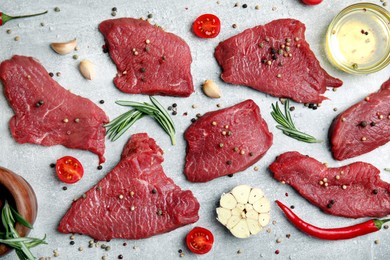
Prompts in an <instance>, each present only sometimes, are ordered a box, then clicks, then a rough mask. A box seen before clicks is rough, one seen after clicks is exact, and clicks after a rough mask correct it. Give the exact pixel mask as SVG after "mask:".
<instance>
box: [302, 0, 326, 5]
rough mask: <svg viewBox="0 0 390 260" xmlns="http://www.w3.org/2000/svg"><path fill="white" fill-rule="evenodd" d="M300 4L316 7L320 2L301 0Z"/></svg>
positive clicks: (320, 0) (318, 0)
mask: <svg viewBox="0 0 390 260" xmlns="http://www.w3.org/2000/svg"><path fill="white" fill-rule="evenodd" d="M302 2H303V3H304V4H306V5H318V4H320V3H321V2H322V0H302Z"/></svg>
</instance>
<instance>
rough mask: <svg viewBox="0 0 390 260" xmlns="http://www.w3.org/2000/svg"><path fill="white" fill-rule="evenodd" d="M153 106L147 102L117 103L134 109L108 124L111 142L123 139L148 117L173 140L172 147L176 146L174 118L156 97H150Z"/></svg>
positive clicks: (121, 101) (120, 101) (122, 101)
mask: <svg viewBox="0 0 390 260" xmlns="http://www.w3.org/2000/svg"><path fill="white" fill-rule="evenodd" d="M149 99H150V101H151V102H152V104H150V103H147V102H143V103H140V102H134V101H124V100H119V101H116V102H115V103H116V104H118V105H120V106H127V107H132V108H133V109H131V110H129V111H127V112H126V113H123V114H122V115H120V116H118V117H116V118H115V119H113V120H112V121H111V122H110V123H108V124H106V125H105V127H107V133H106V134H107V135H108V139H110V140H111V141H115V140H117V139H118V138H119V137H121V136H122V135H123V134H124V133H125V132H126V131H127V130H128V129H129V128H130V127H131V126H132V125H133V124H134V123H135V122H137V121H138V120H139V119H141V118H142V117H144V116H145V115H148V116H150V117H152V118H154V120H156V121H157V123H159V124H160V126H161V127H162V128H163V129H164V131H165V132H166V133H167V134H168V135H169V137H170V138H171V143H172V145H175V144H176V137H175V134H176V130H175V125H174V123H173V120H172V118H171V117H170V115H169V114H168V112H167V111H166V110H165V108H164V107H163V106H162V105H161V104H160V103H159V102H158V101H157V99H156V98H154V97H149Z"/></svg>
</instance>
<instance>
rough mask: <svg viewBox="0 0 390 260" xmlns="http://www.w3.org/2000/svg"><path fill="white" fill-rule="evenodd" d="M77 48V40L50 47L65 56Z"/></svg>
mask: <svg viewBox="0 0 390 260" xmlns="http://www.w3.org/2000/svg"><path fill="white" fill-rule="evenodd" d="M76 46H77V40H76V39H73V40H71V41H68V42H53V43H51V44H50V47H51V48H52V49H53V50H54V51H55V52H57V53H58V54H61V55H65V54H68V53H70V52H72V51H73V50H74V48H76Z"/></svg>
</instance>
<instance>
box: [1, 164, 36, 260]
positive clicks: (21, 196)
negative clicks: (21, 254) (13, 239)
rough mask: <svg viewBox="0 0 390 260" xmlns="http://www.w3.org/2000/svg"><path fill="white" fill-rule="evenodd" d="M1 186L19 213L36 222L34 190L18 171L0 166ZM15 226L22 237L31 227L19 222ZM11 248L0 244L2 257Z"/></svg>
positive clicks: (31, 221)
mask: <svg viewBox="0 0 390 260" xmlns="http://www.w3.org/2000/svg"><path fill="white" fill-rule="evenodd" d="M0 186H2V187H1V188H2V189H3V187H4V188H5V189H6V190H7V191H8V193H9V194H10V196H11V197H12V200H13V202H14V205H15V206H16V210H17V211H18V213H19V214H20V215H21V216H22V217H23V218H24V219H25V220H27V221H28V222H29V223H31V224H34V222H35V219H36V217H37V212H38V204H37V198H36V196H35V193H34V190H33V189H32V187H31V186H30V184H29V183H28V182H27V181H26V180H25V179H23V177H21V176H19V175H17V174H16V173H13V172H12V171H10V170H8V169H6V168H3V167H0ZM0 208H2V207H0ZM15 228H16V230H17V232H18V233H19V235H20V236H22V237H24V236H27V235H28V234H29V233H30V229H29V228H27V227H25V226H22V225H21V224H19V223H16V226H15ZM11 250H12V249H11V248H9V247H7V246H5V245H0V257H1V256H3V255H5V254H7V253H9V252H10V251H11Z"/></svg>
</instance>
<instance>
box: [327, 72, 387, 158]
mask: <svg viewBox="0 0 390 260" xmlns="http://www.w3.org/2000/svg"><path fill="white" fill-rule="evenodd" d="M329 139H330V143H331V148H332V153H333V157H334V158H335V159H336V160H344V159H347V158H352V157H355V156H358V155H361V154H364V153H368V152H370V151H372V150H374V149H376V148H378V147H379V146H381V145H384V144H386V143H387V142H389V141H390V79H389V80H387V81H386V82H385V83H383V84H382V87H381V89H380V90H379V91H378V92H376V93H372V94H371V95H369V96H368V97H366V98H365V99H364V100H362V101H360V102H359V103H357V104H355V105H353V106H352V107H350V108H348V109H347V110H346V111H344V112H343V113H341V114H340V115H338V116H337V117H336V118H335V120H334V121H333V123H332V125H331V127H330V129H329ZM388 156H389V155H388ZM389 158H390V157H389Z"/></svg>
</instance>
